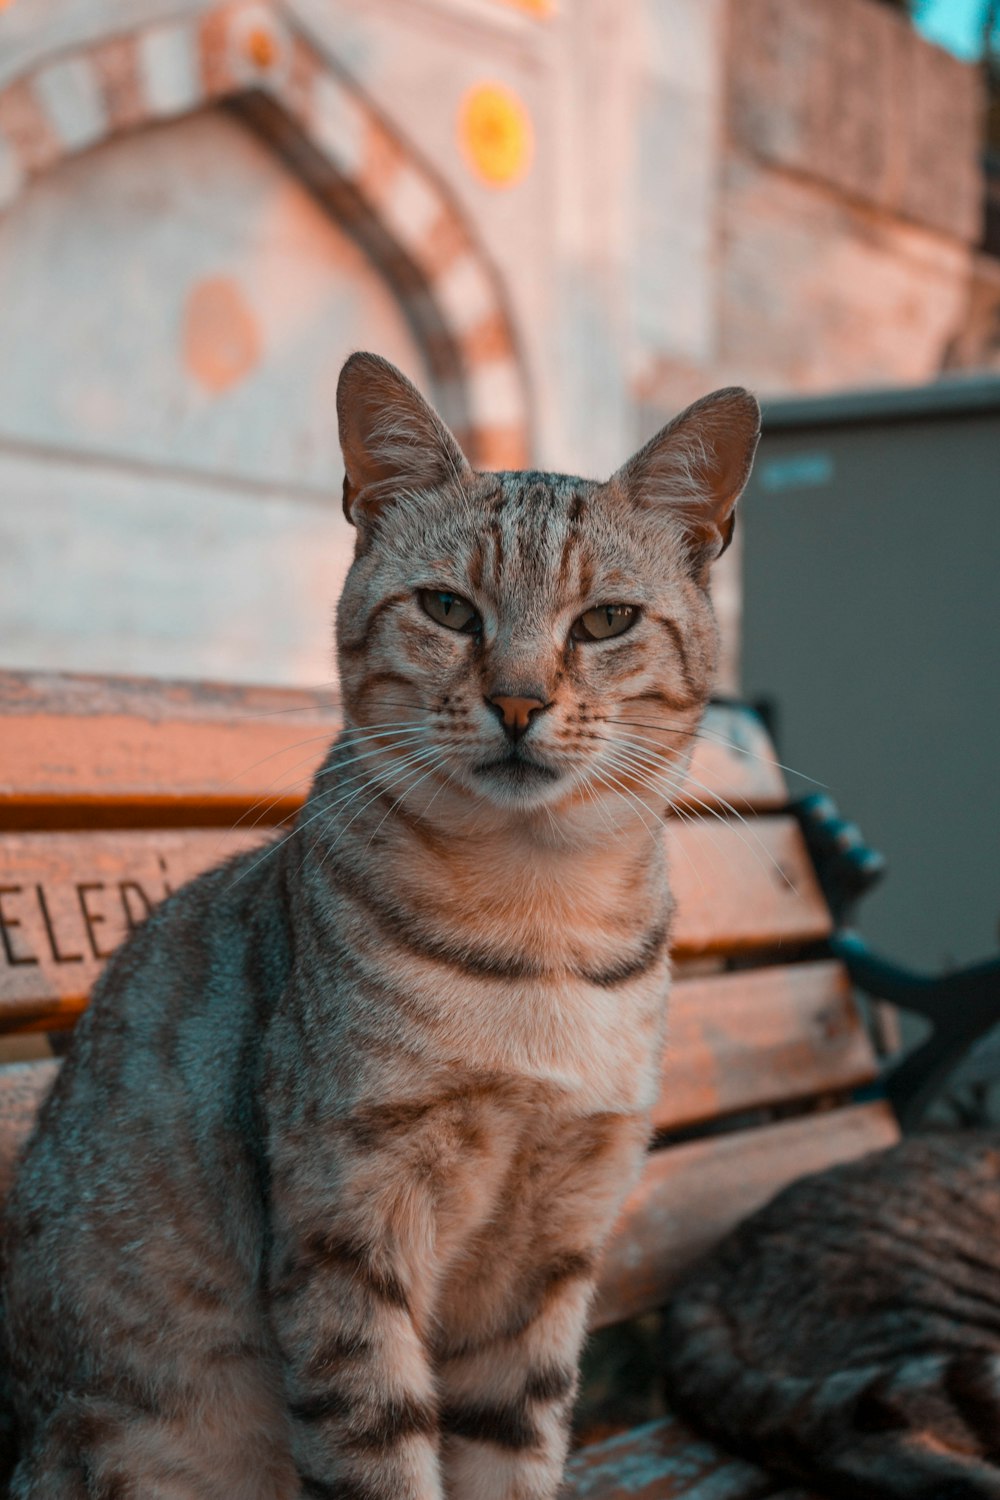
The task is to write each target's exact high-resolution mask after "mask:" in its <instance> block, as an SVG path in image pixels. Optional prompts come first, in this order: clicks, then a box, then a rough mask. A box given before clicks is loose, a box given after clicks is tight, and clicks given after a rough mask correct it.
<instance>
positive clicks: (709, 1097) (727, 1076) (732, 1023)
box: [653, 960, 878, 1130]
mask: <svg viewBox="0 0 1000 1500" xmlns="http://www.w3.org/2000/svg"><path fill="white" fill-rule="evenodd" d="M877 1073H878V1060H877V1058H876V1056H875V1049H874V1048H873V1046H872V1043H871V1040H870V1038H869V1036H868V1033H867V1032H866V1030H865V1028H864V1026H863V1024H862V1021H861V1017H860V1015H859V1014H858V1009H857V1006H856V1005H855V1003H854V996H853V993H852V990H851V984H850V981H849V979H848V977H847V972H846V970H845V969H844V967H843V965H842V964H839V963H835V962H833V961H828V960H826V961H821V962H817V963H805V964H784V965H780V966H779V965H769V966H768V967H767V968H763V969H744V970H742V971H740V972H738V973H735V974H720V975H713V976H712V978H710V979H687V980H681V981H679V982H678V983H677V984H675V985H674V988H673V993H672V994H671V997H670V1011H669V1018H668V1024H667V1050H666V1056H665V1060H664V1068H663V1089H662V1092H661V1094H660V1099H659V1102H658V1104H657V1106H656V1108H655V1110H654V1111H653V1121H654V1124H656V1125H657V1126H658V1127H659V1128H660V1129H662V1130H667V1129H677V1128H678V1127H680V1126H685V1125H694V1124H698V1123H700V1122H702V1121H704V1120H711V1119H714V1118H715V1117H716V1116H717V1115H726V1114H733V1113H735V1112H736V1111H738V1110H745V1109H754V1108H757V1107H758V1106H761V1105H766V1104H782V1103H786V1102H788V1101H790V1100H793V1099H805V1098H807V1097H809V1096H810V1095H813V1094H820V1093H833V1092H836V1091H838V1090H844V1089H850V1088H856V1087H857V1086H858V1085H860V1084H863V1083H869V1082H870V1081H871V1080H872V1079H873V1078H875V1077H876V1075H877Z"/></svg>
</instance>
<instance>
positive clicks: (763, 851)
mask: <svg viewBox="0 0 1000 1500" xmlns="http://www.w3.org/2000/svg"><path fill="white" fill-rule="evenodd" d="M622 741H623V742H625V743H628V741H629V736H627V735H626V736H622ZM635 753H637V754H642V755H648V754H649V752H648V751H645V750H642V751H639V752H635ZM636 764H637V765H639V764H640V763H639V762H638V761H637V762H636ZM656 774H658V775H660V776H661V777H662V776H664V775H665V774H667V775H669V774H670V773H669V772H667V773H665V772H664V771H657V773H656ZM692 783H693V784H694V785H695V786H698V787H700V788H701V789H702V791H706V792H711V793H712V795H713V796H715V797H716V799H717V801H718V802H719V803H720V805H721V807H722V809H723V810H724V811H726V812H728V813H730V814H731V816H732V817H733V818H735V819H736V820H737V822H739V823H741V824H742V825H743V827H744V828H745V829H746V831H747V833H748V834H749V836H750V837H749V838H745V837H744V836H743V835H742V834H741V833H740V831H739V829H737V828H733V832H734V833H735V834H736V836H737V838H739V840H740V842H741V843H742V844H743V845H744V846H745V847H746V848H747V849H748V850H749V851H750V853H751V854H752V855H753V856H754V859H755V860H756V861H757V863H758V864H759V865H760V867H761V869H767V868H768V867H769V866H770V867H773V869H774V870H775V871H776V872H777V873H778V875H779V876H780V877H781V880H782V881H783V882H784V884H785V885H787V886H789V887H790V888H791V885H792V882H791V881H790V880H789V878H788V876H787V874H786V873H785V871H784V870H783V869H782V868H781V866H780V864H779V863H778V861H777V860H776V859H775V857H774V855H773V854H772V852H771V850H770V849H769V848H768V847H767V845H766V844H765V843H764V841H763V839H761V837H760V835H759V834H758V833H757V832H756V830H755V829H754V827H753V825H752V824H751V823H749V822H748V821H747V819H746V818H745V817H744V816H743V814H742V813H741V812H740V811H739V810H738V809H737V808H735V807H734V806H733V804H732V803H731V802H729V801H728V800H727V799H726V798H725V797H722V796H721V795H719V793H718V792H716V791H715V790H714V789H713V788H712V787H708V786H706V785H705V783H704V782H702V781H699V780H698V778H697V777H695V776H692V775H691V774H690V772H687V773H686V774H685V779H684V781H683V782H678V781H677V780H676V779H675V778H672V787H673V790H674V791H675V792H676V793H677V794H678V795H680V794H682V793H683V795H684V796H685V797H686V799H687V800H688V801H690V802H693V803H694V804H695V806H696V807H700V808H701V809H702V811H703V812H706V813H708V814H709V816H711V817H714V818H716V819H717V820H718V821H719V822H720V823H726V824H727V825H728V826H729V827H732V824H731V823H730V820H729V818H725V817H723V816H722V812H720V810H719V808H718V807H714V806H713V805H712V804H711V803H709V802H706V801H704V799H703V798H701V797H696V796H695V795H694V793H693V792H692V791H691V790H690V787H691V784H692ZM751 839H752V840H753V843H751V842H750V840H751ZM755 845H756V847H754V846H755ZM762 855H763V858H761V856H762ZM765 861H766V863H765Z"/></svg>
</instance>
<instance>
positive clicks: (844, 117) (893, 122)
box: [728, 0, 982, 242]
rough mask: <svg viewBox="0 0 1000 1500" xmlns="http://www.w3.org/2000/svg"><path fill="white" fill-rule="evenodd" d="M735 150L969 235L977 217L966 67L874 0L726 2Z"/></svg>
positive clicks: (973, 80)
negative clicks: (728, 19) (737, 149)
mask: <svg viewBox="0 0 1000 1500" xmlns="http://www.w3.org/2000/svg"><path fill="white" fill-rule="evenodd" d="M729 16H730V51H729V99H728V112H729V129H730V131H731V133H732V138H733V141H734V143H735V144H736V146H737V147H738V148H739V149H740V150H742V151H745V152H748V153H751V154H753V155H755V156H757V157H759V158H760V159H761V160H762V161H765V162H768V163H769V164H771V165H773V166H776V167H781V168H784V169H786V170H790V171H794V172H798V173H803V174H804V175H806V176H808V177H812V178H816V179H817V180H819V181H822V182H825V183H827V184H829V185H830V186H831V187H834V188H836V189H837V190H839V191H840V192H842V193H845V194H850V195H851V196H852V197H857V198H859V199H861V200H863V201H865V202H867V203H870V204H872V205H875V206H877V207H879V208H882V209H885V210H887V211H889V212H892V213H895V214H899V215H900V216H902V217H904V218H908V219H912V220H913V221H914V222H916V223H918V224H922V225H924V226H926V227H928V228H933V229H936V230H939V231H941V232H942V233H944V234H946V235H948V236H950V237H953V238H955V239H959V240H962V241H965V242H972V241H974V240H975V239H977V237H978V235H979V232H980V226H981V218H982V182H981V170H980V166H979V159H978V158H979V151H980V143H981V110H982V97H981V87H980V81H979V75H978V72H977V70H976V69H974V68H973V67H971V66H969V65H967V64H964V63H961V62H959V61H957V60H956V59H955V58H953V57H951V56H950V55H949V54H948V53H946V52H943V51H942V50H941V49H940V48H937V47H933V46H931V45H930V44H929V43H928V42H926V41H924V40H923V39H922V38H921V37H919V36H918V35H917V34H916V32H914V31H913V29H912V27H911V26H910V25H909V23H908V21H907V20H906V18H905V17H904V16H902V15H900V14H899V13H896V12H893V11H892V10H890V9H889V8H888V7H886V6H881V5H876V4H873V3H872V0H729Z"/></svg>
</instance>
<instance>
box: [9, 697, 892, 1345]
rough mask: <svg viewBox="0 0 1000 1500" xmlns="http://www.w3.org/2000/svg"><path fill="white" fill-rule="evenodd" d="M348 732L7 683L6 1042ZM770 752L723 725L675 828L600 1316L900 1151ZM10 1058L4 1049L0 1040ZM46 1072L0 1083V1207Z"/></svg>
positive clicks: (70, 1016)
mask: <svg viewBox="0 0 1000 1500" xmlns="http://www.w3.org/2000/svg"><path fill="white" fill-rule="evenodd" d="M338 723H339V717H338V712H337V707H336V702H335V700H333V699H323V698H322V697H321V696H319V695H315V694H310V693H304V692H295V691H285V690H279V689H270V688H266V689H265V688H260V689H257V688H238V687H225V686H216V685H211V684H174V683H162V682H147V681H141V680H132V679H118V680H109V679H102V678H84V677H68V676H53V675H49V674H25V673H0V1033H5V1034H7V1035H8V1036H10V1035H11V1034H24V1033H44V1032H47V1031H48V1032H60V1031H63V1030H65V1029H66V1028H68V1027H70V1026H72V1024H73V1022H74V1020H75V1019H76V1017H77V1016H78V1015H79V1014H80V1012H81V1011H82V1009H83V1007H84V1006H85V1004H86V1001H87V994H88V991H89V989H90V986H91V985H92V983H93V981H94V978H95V977H96V975H97V974H98V972H99V971H100V968H101V965H102V964H103V962H104V959H105V957H106V956H107V954H108V953H109V952H110V951H111V950H112V949H113V947H114V946H115V945H116V944H117V943H118V942H119V941H121V939H122V938H123V937H124V936H125V935H126V934H127V933H128V931H129V929H130V927H132V926H134V925H135V924H136V923H137V922H138V921H139V920H141V918H142V917H143V916H144V915H145V914H146V912H147V911H148V910H149V909H150V908H151V907H152V905H154V904H155V903H156V902H157V901H159V900H160V899H162V897H163V895H164V894H165V893H166V892H167V891H169V890H171V889H173V888H175V887H176V886H177V885H178V884H180V883H181V882H182V881H184V880H185V879H187V878H189V877H190V876H192V875H194V874H195V873H197V872H198V871H199V870H201V869H204V868H206V867H207V866H209V865H211V864H214V863H216V862H217V861H218V860H220V859H222V858H224V857H225V856H226V855H228V854H229V853H232V852H235V850H236V849H238V848H243V847H247V846H248V845H251V844H253V843H254V842H257V841H260V840H261V839H262V838H263V837H264V836H266V834H267V833H268V832H270V831H272V830H273V827H274V825H275V824H277V823H281V822H283V821H285V820H287V819H288V818H290V817H292V816H293V815H294V812H295V810H296V808H297V807H298V805H299V803H300V802H301V799H302V797H303V795H304V793H305V791H306V789H307V788H308V785H309V781H310V778H311V774H312V771H313V769H314V767H315V765H316V764H317V762H318V761H319V760H320V758H321V756H322V754H323V751H324V749H325V747H326V745H327V743H328V742H329V740H330V739H331V738H332V737H333V735H334V734H335V733H336V730H337V727H338ZM786 803H787V793H786V790H785V785H784V782H783V779H782V776H781V773H780V770H779V769H778V767H777V765H776V764H775V761H774V757H773V754H772V751H771V747H770V745H769V743H768V740H767V736H766V734H765V733H764V730H763V727H762V726H761V724H760V722H759V720H758V719H757V718H756V717H755V716H754V715H753V714H752V713H750V712H749V711H747V710H746V709H743V708H740V707H734V706H728V705H725V706H724V705H713V706H712V707H711V708H710V710H709V712H708V714H707V716H706V720H705V723H704V726H703V735H702V737H701V738H700V739H699V742H698V746H697V749H696V752H695V755H694V759H693V763H692V767H691V775H690V777H689V780H688V783H687V790H686V792H685V795H684V797H683V798H682V799H681V802H680V804H679V807H678V809H677V811H676V812H674V813H672V814H671V815H670V816H669V817H668V818H667V819H666V833H665V837H666V838H667V839H668V841H669V844H670V846H671V860H672V873H673V883H674V888H675V891H676V894H677V902H678V911H677V919H676V924H675V926H676V930H675V941H674V949H673V956H674V963H675V969H676V974H677V982H676V984H675V987H674V992H673V999H672V1009H671V1019H670V1026H669V1044H668V1048H667V1054H666V1060H665V1068H664V1080H663V1089H662V1093H661V1096H660V1100H659V1102H658V1105H657V1108H656V1111H655V1116H654V1118H655V1124H656V1127H657V1131H658V1132H659V1133H660V1134H659V1136H658V1144H657V1147H656V1149H654V1150H653V1151H652V1152H651V1153H650V1158H649V1163H648V1166H647V1170H646V1174H645V1176H644V1178H643V1181H642V1182H641V1184H640V1186H639V1188H638V1190H637V1191H636V1193H635V1194H634V1195H633V1197H632V1199H631V1200H630V1202H629V1204H628V1206H627V1209H626V1212H625V1215H624V1217H623V1220H622V1223H621V1225H620V1226H619V1232H618V1234H617V1236H616V1239H615V1241H614V1243H613V1245H612V1247H611V1250H610V1253H609V1256H608V1260H607V1264H606V1268H605V1276H604V1281H603V1285H602V1292H601V1296H600V1298H599V1301H598V1304H597V1307H596V1310H595V1323H598V1324H600V1323H609V1322H613V1321H616V1320H617V1319H619V1318H622V1317H626V1316H629V1315H630V1314H632V1313H634V1312H638V1311H642V1310H644V1309H645V1308H647V1307H651V1306H654V1305H656V1304H657V1303H658V1302H660V1301H662V1298H663V1294H664V1292H665V1291H666V1290H667V1288H668V1286H669V1284H670V1281H671V1280H672V1278H673V1277H674V1276H676V1275H677V1273H678V1272H679V1271H681V1270H682V1269H683V1268H684V1267H685V1266H686V1265H687V1264H688V1263H689V1262H690V1260H691V1259H692V1258H693V1257H694V1256H695V1255H697V1254H698V1253H699V1252H700V1251H701V1250H702V1249H704V1248H705V1247H706V1246H707V1245H709V1244H711V1243H712V1242H713V1241H714V1240H715V1239H717V1238H718V1237H719V1235H720V1234H722V1233H723V1232H724V1231H725V1230H726V1229H728V1228H729V1227H730V1226H731V1225H732V1224H734V1223H735V1222H736V1221H737V1220H738V1219H740V1218H741V1217H743V1216H744V1215H745V1214H746V1213H748V1212H750V1211H751V1210H752V1209H753V1208H755V1207H756V1206H758V1205H759V1204H760V1203H762V1202H763V1201H765V1200H766V1198H768V1197H769V1196H771V1194H772V1193H773V1192H774V1191H776V1190H777V1188H779V1187H780V1186H782V1185H783V1184H784V1183H786V1182H788V1181H791V1180H792V1179H793V1178H794V1177H797V1176H799V1175H801V1174H802V1173H803V1172H806V1171H810V1170H815V1169H817V1168H819V1167H821V1166H824V1165H827V1164H829V1163H831V1162H834V1161H839V1160H843V1159H846V1158H848V1157H850V1156H855V1155H858V1154H861V1153H862V1152H864V1151H866V1150H871V1149H874V1148H875V1147H878V1146H884V1145H888V1144H890V1143H891V1142H892V1140H894V1139H895V1138H896V1134H897V1130H896V1125H895V1121H894V1119H893V1117H892V1115H891V1112H890V1111H889V1110H888V1108H887V1106H885V1105H884V1104H879V1103H875V1104H865V1105H858V1104H853V1103H851V1102H850V1096H851V1092H852V1090H854V1089H855V1088H856V1087H857V1086H858V1085H860V1084H862V1083H865V1082H867V1081H869V1080H871V1079H872V1078H873V1077H874V1075H875V1073H876V1067H877V1065H876V1059H875V1056H874V1052H873V1049H872V1047H871V1044H870V1042H869V1039H868V1037H867V1035H866V1033H865V1031H864V1029H863V1026H862V1024H861V1022H860V1019H859V1017H858V1014H857V1012H856V1009H855V1006H854V1003H853V998H852V995H851V992H850V987H849V984H848V982H847V978H846V975H845V973H844V971H843V969H842V967H841V966H840V964H838V963H836V962H834V961H833V960H831V959H829V958H828V957H825V956H824V954H823V943H824V940H825V939H826V938H827V937H828V935H829V933H830V915H829V912H828V910H827V907H826V904H825V901H824V899H823V896H822V894H821V892H820V890H819V887H818V885H817V883H816V880H815V876H814V874H813V870H812V866H811V864H810V860H809V856H808V853H807V851H806V848H805V845H804V842H803V840H802V836H801V834H800V831H799V828H798V825H797V823H796V821H795V819H794V818H793V817H791V816H790V815H789V814H788V813H787V812H786V811H785V807H786ZM0 1047H2V1042H0ZM57 1066H58V1063H57V1062H56V1061H55V1060H38V1061H33V1062H30V1063H20V1064H8V1065H7V1066H6V1067H3V1068H0V1191H3V1190H4V1189H5V1187H6V1183H7V1181H8V1179H9V1174H10V1171H11V1170H12V1164H13V1160H14V1156H15V1153H16V1150H17V1148H18V1146H19V1145H20V1142H21V1141H22V1140H23V1138H24V1136H25V1134H26V1132H27V1130H28V1129H29V1128H30V1122H31V1118H32V1115H33V1112H34V1109H35V1107H36V1105H37V1101H38V1099H39V1097H40V1096H41V1094H42V1092H43V1091H44V1089H45V1087H47V1086H48V1083H49V1081H50V1080H51V1077H52V1075H53V1072H54V1069H55V1068H56V1067H57Z"/></svg>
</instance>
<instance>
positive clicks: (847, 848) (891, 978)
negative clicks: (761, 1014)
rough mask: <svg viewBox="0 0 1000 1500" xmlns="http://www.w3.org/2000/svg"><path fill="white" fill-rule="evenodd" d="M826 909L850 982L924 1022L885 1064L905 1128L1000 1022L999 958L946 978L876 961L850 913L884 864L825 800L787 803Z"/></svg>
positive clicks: (889, 1092)
mask: <svg viewBox="0 0 1000 1500" xmlns="http://www.w3.org/2000/svg"><path fill="white" fill-rule="evenodd" d="M793 811H794V812H795V813H796V816H797V817H798V819H799V822H800V824H801V826H802V830H803V833H804V835H805V839H806V843H807V845H808V846H809V851H810V854H811V855H812V858H813V862H814V864H815V866H816V874H817V877H818V879H819V882H820V885H821V886H822V888H823V892H824V894H825V895H826V898H827V901H828V902H829V904H830V909H831V911H832V913H833V916H834V920H835V922H836V923H837V930H836V932H835V933H834V935H833V937H832V938H831V939H830V949H831V951H832V952H833V953H834V954H835V955H836V957H837V958H839V959H840V960H841V961H842V962H843V963H844V965H845V966H846V968H847V972H848V974H849V975H850V978H851V982H852V983H853V984H855V985H856V986H857V987H858V989H860V990H863V991H864V993H865V994H866V995H869V996H870V997H871V998H872V999H875V1000H886V1001H889V1002H890V1003H891V1004H893V1005H896V1006H899V1008H900V1009H902V1010H909V1011H913V1012H914V1013H915V1014H917V1015H919V1016H923V1017H924V1018H925V1020H928V1021H930V1023H931V1025H932V1027H933V1030H932V1032H931V1035H930V1037H929V1038H928V1039H927V1041H925V1042H923V1043H922V1044H921V1045H920V1046H919V1047H916V1048H915V1049H914V1050H913V1051H912V1052H911V1053H909V1054H908V1056H906V1057H905V1058H903V1060H902V1061H901V1062H899V1063H895V1064H890V1065H889V1067H888V1068H887V1069H886V1072H885V1075H884V1078H883V1088H884V1092H885V1094H886V1096H887V1097H888V1099H889V1100H890V1102H891V1103H892V1105H893V1108H894V1109H895V1111H896V1114H897V1116H898V1118H899V1122H900V1124H901V1125H902V1126H903V1128H904V1129H910V1128H912V1127H913V1126H914V1125H916V1124H917V1123H918V1122H919V1121H920V1119H921V1117H922V1116H923V1114H924V1112H925V1110H926V1109H927V1106H928V1105H929V1104H930V1102H931V1100H932V1099H933V1098H934V1096H935V1095H936V1094H938V1093H939V1092H940V1090H941V1089H942V1087H943V1086H944V1084H945V1083H946V1081H947V1079H948V1077H949V1075H950V1074H951V1073H952V1072H953V1071H954V1069H955V1068H956V1067H957V1066H958V1065H959V1064H960V1063H961V1062H962V1061H963V1060H964V1058H965V1057H966V1055H967V1054H968V1052H969V1050H970V1049H971V1048H972V1047H973V1046H974V1045H975V1043H976V1042H977V1041H978V1040H979V1039H980V1037H982V1036H983V1035H984V1034H985V1033H986V1032H987V1031H989V1030H990V1029H991V1027H993V1026H994V1025H996V1024H997V1023H998V1022H1000V958H994V959H990V960H987V961H986V962H984V963H980V964H975V965H973V966H972V967H971V968H967V969H959V970H956V971H954V972H953V973H950V974H941V975H929V974H918V973H915V972H914V971H913V970H911V969H904V968H902V967H901V966H900V965H899V964H895V963H892V962H890V961H889V960H888V959H884V958H881V957H879V955H878V954H876V953H873V952H872V951H871V949H870V948H869V947H868V946H867V944H866V943H865V941H864V939H863V938H862V937H861V936H860V935H859V934H858V933H857V932H855V931H853V930H852V927H851V920H852V918H853V914H854V908H855V906H856V905H857V903H858V901H859V900H860V898H861V897H862V896H863V895H864V894H865V893H866V892H867V891H869V890H870V889H871V888H872V886H873V885H875V884H877V882H878V881H879V880H880V879H881V878H882V876H883V874H884V873H885V860H884V859H883V858H882V856H881V855H880V854H878V853H876V852H875V850H873V849H869V848H868V846H867V845H866V844H865V842H864V840H863V838H862V837H861V834H860V832H859V830H858V829H857V827H856V826H855V825H854V824H853V823H849V822H848V821H847V820H846V819H844V818H842V817H841V816H840V813H839V812H838V811H837V808H836V805H835V804H834V802H833V801H832V799H831V798H830V797H827V796H825V795H819V796H810V797H804V798H803V799H802V800H801V801H800V802H797V803H795V804H793Z"/></svg>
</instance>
